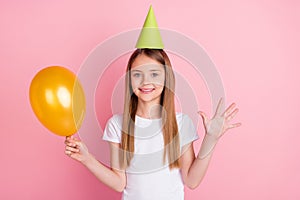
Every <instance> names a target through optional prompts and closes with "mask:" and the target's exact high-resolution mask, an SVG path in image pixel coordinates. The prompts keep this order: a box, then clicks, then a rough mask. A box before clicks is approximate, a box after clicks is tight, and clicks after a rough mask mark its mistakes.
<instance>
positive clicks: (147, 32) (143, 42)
mask: <svg viewBox="0 0 300 200" xmlns="http://www.w3.org/2000/svg"><path fill="white" fill-rule="evenodd" d="M135 47H136V48H138V49H143V48H147V49H163V48H164V44H163V42H162V39H161V36H160V33H159V29H158V26H157V23H156V19H155V15H154V12H153V9H152V6H150V8H149V11H148V15H147V17H146V20H145V22H144V26H143V29H142V31H141V33H140V36H139V39H138V41H137V43H136V45H135Z"/></svg>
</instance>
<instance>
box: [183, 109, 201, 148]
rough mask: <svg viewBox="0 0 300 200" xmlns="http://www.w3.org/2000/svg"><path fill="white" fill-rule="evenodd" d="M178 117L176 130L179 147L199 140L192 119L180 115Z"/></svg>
mask: <svg viewBox="0 0 300 200" xmlns="http://www.w3.org/2000/svg"><path fill="white" fill-rule="evenodd" d="M180 117H181V120H179V121H180V122H179V123H178V129H179V134H180V146H181V147H183V146H184V145H186V144H189V143H191V142H193V141H195V140H197V139H199V136H198V133H197V129H196V128H195V126H194V123H193V121H192V119H191V118H190V117H189V116H188V115H185V114H182V115H181V116H180Z"/></svg>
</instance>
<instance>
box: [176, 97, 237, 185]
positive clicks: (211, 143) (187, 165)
mask: <svg viewBox="0 0 300 200" xmlns="http://www.w3.org/2000/svg"><path fill="white" fill-rule="evenodd" d="M222 103H223V99H222V98H221V99H220V101H219V104H218V106H217V110H216V112H215V115H214V116H213V118H212V119H208V118H207V116H206V114H205V113H204V112H199V113H200V115H201V116H202V119H203V125H204V127H205V136H204V139H203V141H202V144H201V148H200V151H199V153H198V156H197V158H195V153H194V149H193V144H192V143H190V144H188V145H186V146H184V148H183V152H184V153H183V155H182V157H181V158H180V159H181V164H182V168H181V173H182V178H183V181H184V183H185V184H186V185H187V186H188V187H189V188H191V189H194V188H196V187H198V185H199V184H200V183H201V181H202V179H203V178H204V176H205V174H206V171H207V168H208V165H209V162H210V160H211V157H212V154H213V151H214V148H215V146H216V144H217V142H218V140H219V139H220V137H221V136H223V134H224V133H225V132H226V131H227V130H228V129H231V128H235V127H239V126H240V125H241V123H236V124H229V120H231V119H232V118H233V117H234V116H235V115H236V113H237V112H238V109H237V108H236V109H234V110H233V108H234V106H235V103H232V104H231V105H230V106H229V107H228V108H227V109H226V110H225V111H224V112H223V113H221V106H222Z"/></svg>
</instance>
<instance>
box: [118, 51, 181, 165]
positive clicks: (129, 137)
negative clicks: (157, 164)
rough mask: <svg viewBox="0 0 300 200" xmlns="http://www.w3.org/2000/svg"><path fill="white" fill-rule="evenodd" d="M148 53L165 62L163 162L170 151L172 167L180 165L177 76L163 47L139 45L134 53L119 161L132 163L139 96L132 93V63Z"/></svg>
mask: <svg viewBox="0 0 300 200" xmlns="http://www.w3.org/2000/svg"><path fill="white" fill-rule="evenodd" d="M142 54H143V55H146V56H148V57H150V58H152V59H154V60H156V61H158V62H159V63H161V64H162V65H163V66H164V69H165V85H164V89H163V91H162V94H161V99H160V105H161V106H162V108H163V109H164V111H165V112H162V116H161V117H162V121H163V122H164V123H163V129H162V130H163V138H164V147H165V148H164V156H163V159H164V163H165V161H166V155H168V163H169V168H170V169H172V168H179V167H180V163H179V160H178V159H179V157H180V144H179V142H180V141H179V135H178V126H177V121H176V112H175V102H174V90H175V77H174V72H173V70H172V68H171V62H170V59H169V57H168V55H167V54H166V53H165V51H164V50H160V49H137V50H135V51H134V52H133V54H132V55H131V57H130V59H129V61H128V64H127V69H126V79H125V81H126V83H125V101H124V112H123V124H122V141H121V150H122V151H120V164H121V166H123V167H127V166H129V165H130V161H131V159H132V157H133V154H134V124H135V115H136V111H137V107H138V97H137V96H136V95H135V94H134V93H133V90H132V86H131V75H130V74H131V72H130V70H131V66H132V64H133V62H134V61H135V59H136V58H137V57H138V56H139V55H142Z"/></svg>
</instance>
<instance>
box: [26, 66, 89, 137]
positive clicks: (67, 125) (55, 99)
mask: <svg viewBox="0 0 300 200" xmlns="http://www.w3.org/2000/svg"><path fill="white" fill-rule="evenodd" d="M29 95H30V103H31V107H32V109H33V111H34V113H35V115H36V116H37V118H38V119H39V121H40V122H41V123H42V124H43V125H44V126H45V127H46V128H48V129H49V130H50V131H52V132H53V133H55V134H57V135H60V136H70V135H73V134H74V133H76V132H77V131H78V130H79V128H80V126H81V124H82V121H83V119H84V116H85V96H84V91H83V88H82V86H81V84H80V82H79V80H78V79H77V77H76V76H75V74H73V73H72V72H71V71H69V70H68V69H66V68H64V67H59V66H51V67H47V68H45V69H42V70H41V71H39V72H38V73H37V74H36V75H35V77H34V78H33V80H32V81H31V84H30V89H29Z"/></svg>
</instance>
